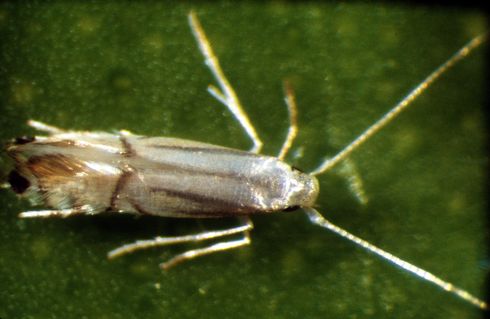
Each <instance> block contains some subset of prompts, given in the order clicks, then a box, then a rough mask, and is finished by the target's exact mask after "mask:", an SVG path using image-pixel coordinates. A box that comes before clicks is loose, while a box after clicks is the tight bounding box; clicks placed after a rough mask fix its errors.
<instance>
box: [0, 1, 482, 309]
mask: <svg viewBox="0 0 490 319" xmlns="http://www.w3.org/2000/svg"><path fill="white" fill-rule="evenodd" d="M191 9H194V10H195V12H196V13H197V15H198V16H199V18H200V20H201V22H202V24H203V27H204V28H205V30H206V32H207V35H208V36H209V38H210V41H211V43H212V45H213V47H214V49H215V51H216V53H217V55H218V56H219V57H220V61H221V63H222V66H223V69H224V71H225V73H226V74H227V76H228V77H229V80H230V81H231V83H232V84H233V85H234V87H235V89H236V91H237V94H238V95H239V97H240V99H241V101H242V102H243V105H244V107H245V109H246V111H247V113H248V114H249V116H250V118H251V120H252V122H253V123H254V125H255V126H256V128H257V130H258V132H259V134H260V136H261V137H262V139H263V140H264V141H265V147H264V153H265V154H269V155H274V154H277V152H278V151H279V149H280V146H281V143H282V141H283V139H284V137H285V135H286V130H287V125H288V120H287V109H286V107H285V105H284V102H283V91H282V82H283V80H285V79H287V80H288V81H290V83H291V84H292V86H293V87H294V91H295V94H296V98H297V103H298V111H299V125H300V133H299V136H298V139H297V140H296V143H295V144H294V146H293V149H292V151H291V153H290V155H289V157H288V162H289V163H291V164H293V165H295V166H297V167H301V168H302V169H303V170H305V171H309V170H312V169H313V168H314V167H315V166H316V165H318V163H319V162H320V161H321V160H322V159H323V158H324V157H325V156H333V155H334V154H335V153H336V152H338V151H339V150H340V149H342V147H343V146H345V145H346V144H347V143H348V142H350V141H351V140H352V139H353V138H354V137H356V136H357V135H359V134H360V133H361V132H362V131H363V130H364V129H365V128H366V127H368V126H369V125H370V124H372V123H373V122H374V121H375V120H376V119H377V118H379V117H380V116H381V115H382V114H384V113H385V112H386V111H388V110H389V109H390V108H391V107H392V106H393V105H394V104H395V103H396V102H397V101H399V100H400V99H401V98H402V97H403V96H404V95H406V94H407V93H408V92H409V90H410V89H411V88H413V87H414V86H415V85H416V84H418V83H419V82H420V81H421V80H422V79H423V78H424V77H425V76H427V75H428V74H429V73H430V72H432V71H433V70H434V69H435V68H436V67H437V66H438V65H440V64H441V63H442V62H444V61H445V60H446V59H447V58H448V57H449V56H450V55H451V54H453V53H454V52H456V51H457V50H458V49H459V48H460V47H462V46H463V45H464V44H465V43H466V42H467V41H469V40H470V39H472V38H473V37H475V36H477V35H479V34H481V33H482V32H484V31H485V27H486V22H487V21H486V20H485V16H484V15H483V14H482V13H479V12H478V11H476V10H473V11H472V10H465V9H463V8H457V7H424V6H417V7H412V6H407V5H402V4H398V5H389V4H387V3H371V4H368V3H361V2H358V3H353V4H348V3H334V2H332V3H321V2H307V3H304V4H300V3H294V2H283V1H275V2H269V3H261V2H238V3H235V2H227V1H224V2H222V1H220V2H203V3H201V2H195V3H194V5H192V3H185V4H184V3H182V2H166V3H159V2H156V1H155V2H153V1H143V2H138V3H136V2H129V1H121V2H118V1H112V2H110V1H108V2H102V3H97V2H90V3H89V2H87V3H84V2H74V3H71V2H68V1H66V2H63V1H62V2H40V3H38V2H21V3H17V2H11V3H3V4H1V5H0V38H1V42H0V47H1V56H0V59H1V61H0V114H1V116H0V139H1V141H2V142H7V141H8V140H10V139H11V138H13V137H16V136H23V135H32V134H35V132H34V131H33V130H32V129H31V128H29V127H27V125H26V124H25V123H26V121H27V120H28V119H36V120H40V121H44V122H47V123H49V124H52V125H56V126H59V127H63V128H67V129H74V130H88V131H93V130H98V131H109V132H111V131H115V130H118V129H127V130H130V131H132V132H134V133H137V134H144V135H152V136H175V137H180V138H187V139H192V140H199V141H203V142H208V143H213V144H219V145H224V146H228V147H234V148H238V149H247V148H249V147H250V141H249V140H248V139H247V137H246V136H245V134H244V133H243V132H242V130H241V129H240V127H239V125H238V124H237V123H236V122H235V121H234V119H233V117H232V116H231V115H230V114H229V112H228V111H227V110H226V109H225V108H224V107H223V106H222V105H221V104H220V103H219V102H217V101H216V100H214V99H213V98H212V97H211V96H210V95H209V94H208V93H207V92H206V87H207V85H208V84H210V83H214V79H213V78H212V76H211V75H210V73H209V72H208V70H207V69H206V67H205V65H204V64H203V59H202V56H201V55H200V53H199V51H198V49H197V46H196V43H195V41H194V39H193V37H192V34H191V32H190V29H189V26H188V24H187V18H186V14H187V13H188V12H189V11H190V10H191ZM484 51H485V49H484V48H483V47H482V48H479V49H478V50H476V52H474V53H473V54H471V55H470V56H469V57H468V58H466V59H464V60H463V61H462V62H461V63H459V64H458V65H457V66H456V67H454V68H453V69H452V70H451V71H449V72H448V73H447V74H445V75H444V76H443V77H442V78H441V79H440V80H438V81H437V82H436V83H435V85H434V86H433V87H431V88H430V89H429V90H427V91H426V92H424V94H423V95H422V96H421V97H420V98H419V99H417V101H415V103H414V104H413V105H412V107H411V108H410V109H409V110H407V111H406V112H404V113H403V114H402V115H401V116H400V117H399V118H398V119H396V120H395V121H394V122H393V123H391V124H390V125H389V126H388V127H386V128H385V129H383V131H381V132H380V133H379V134H377V135H376V136H375V137H373V138H372V139H371V140H370V141H369V142H368V143H366V144H365V145H364V146H362V147H361V148H360V149H358V150H357V151H356V152H355V153H354V154H353V155H352V156H351V157H350V159H349V162H348V163H349V164H350V167H351V169H352V170H355V171H356V172H357V173H358V175H357V176H358V177H359V178H360V179H362V183H363V189H364V191H365V194H366V196H367V198H368V203H367V204H361V203H360V201H359V200H358V199H357V198H356V197H355V196H354V194H353V192H352V191H351V190H350V188H349V183H348V179H346V178H345V176H343V174H342V170H341V169H334V170H332V171H330V172H327V173H325V174H324V175H322V176H320V178H319V179H320V185H321V194H320V198H319V199H318V203H317V208H318V210H319V211H320V212H322V213H323V214H324V215H325V216H327V217H329V218H330V219H331V220H332V221H333V222H335V223H336V224H338V225H340V226H342V227H344V228H346V229H348V230H350V231H352V232H353V233H355V234H357V235H359V236H361V237H363V238H365V239H366V240H369V241H370V242H372V243H374V244H376V245H378V246H380V247H382V248H384V249H386V250H388V251H390V252H392V253H394V254H395V255H397V256H399V257H401V258H404V259H406V260H408V261H410V262H413V263H414V264H416V265H418V266H420V267H422V268H425V269H427V270H429V271H431V272H434V273H435V274H437V275H440V276H441V277H443V278H445V279H447V280H449V281H451V282H453V283H455V284H457V285H459V286H461V287H463V288H464V289H467V290H468V291H470V292H471V293H474V294H475V295H477V296H480V297H483V296H484V292H483V287H484V277H485V275H486V274H487V273H488V256H486V255H485V247H484V242H485V239H486V238H485V236H486V234H485V230H484V226H485V222H484V211H485V207H486V196H485V195H484V194H485V192H484V180H485V176H486V172H485V169H486V168H487V166H486V165H487V155H486V153H485V149H484V142H485V138H486V136H487V135H486V134H487V133H486V131H485V126H484V122H483V118H484V116H483V99H484V93H485V85H484V73H483V70H484V67H483V56H484ZM341 167H342V166H341ZM343 167H344V168H345V167H346V166H345V165H344V166H343ZM11 168H12V162H11V161H10V160H9V159H8V157H7V156H6V154H5V153H3V154H2V156H1V158H0V169H1V172H2V176H6V174H7V173H8V171H9V169H11ZM352 170H351V172H352ZM344 175H345V174H344ZM102 191H104V190H102ZM0 207H1V208H0V210H1V212H0V221H1V223H0V318H2V319H3V318H230V317H233V318H300V317H302V318H323V317H328V318H478V317H480V316H481V315H482V314H481V312H480V311H479V310H478V309H476V308H475V307H473V306H471V305H468V304H467V303H465V302H463V301H461V300H459V299H457V298H455V297H454V296H452V295H450V294H448V293H446V292H444V291H442V290H440V289H438V288H435V287H433V286H431V285H430V284H428V283H426V282H423V281H421V280H418V279H417V278H414V276H412V275H409V274H406V273H404V272H403V271H400V270H399V269H397V268H395V267H393V266H391V265H389V264H387V263H386V262H384V261H380V260H378V259H377V258H376V257H374V256H372V255H371V254H368V253H366V252H365V251H363V250H362V249H359V248H357V247H355V246H354V245H353V244H352V243H349V242H346V241H345V240H343V239H340V238H338V237H336V236H335V235H333V234H331V233H329V232H328V231H326V230H323V229H320V228H318V227H316V226H313V225H311V224H310V223H309V222H308V220H307V218H306V217H305V216H304V214H302V212H301V211H300V210H299V211H296V212H294V213H279V214H276V215H272V216H256V217H254V219H253V220H254V222H255V226H256V227H255V230H254V231H253V233H252V239H253V241H252V245H251V246H249V247H246V248H243V249H239V250H236V251H230V252H226V253H222V254H216V255H213V256H208V257H203V258H200V259H198V260H194V261H192V262H188V263H186V264H183V265H181V266H179V267H177V268H175V269H172V270H171V271H169V272H162V271H161V270H160V269H159V268H158V264H159V263H160V262H161V261H162V260H164V259H168V258H169V257H171V256H173V255H175V254H177V253H179V252H182V251H184V250H185V249H189V248H191V247H193V246H192V245H190V246H189V245H188V246H176V247H168V248H164V249H153V250H147V251H143V252H139V253H135V254H132V255H129V256H125V257H122V258H120V259H117V260H114V261H108V260H107V259H106V253H107V251H109V250H111V249H113V248H115V247H117V246H119V245H121V244H123V243H128V242H132V241H135V240H137V239H147V238H152V237H154V236H157V235H178V234H180V235H183V234H188V233H192V232H196V231H199V230H202V229H217V228H223V227H227V226H231V225H235V224H236V223H235V221H233V220H223V221H219V220H214V221H207V220H204V221H196V220H179V219H167V218H153V217H141V218H134V217H132V216H126V215H115V214H104V215H101V216H80V217H73V218H69V219H55V218H52V219H44V220H41V219H37V220H36V219H28V220H20V219H18V218H17V214H18V213H19V212H21V211H25V210H29V209H31V208H30V206H29V204H28V202H27V201H25V200H19V199H17V197H16V196H15V195H14V193H13V192H11V191H9V190H3V191H1V192H0Z"/></svg>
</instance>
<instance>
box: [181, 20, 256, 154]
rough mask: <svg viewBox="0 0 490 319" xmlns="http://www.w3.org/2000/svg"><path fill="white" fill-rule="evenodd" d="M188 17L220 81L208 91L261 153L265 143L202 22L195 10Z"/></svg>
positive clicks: (199, 43) (208, 63)
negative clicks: (234, 119) (221, 63)
mask: <svg viewBox="0 0 490 319" xmlns="http://www.w3.org/2000/svg"><path fill="white" fill-rule="evenodd" d="M188 17H189V25H190V27H191V30H192V33H193V34H194V37H195V38H196V41H197V44H198V46H199V50H200V51H201V53H202V55H203V56H204V60H205V64H206V66H207V67H208V68H209V70H210V71H211V73H212V74H213V76H214V78H215V79H216V81H217V82H218V86H219V89H218V88H217V87H215V86H213V85H209V86H208V92H209V93H210V94H211V95H212V96H213V97H214V98H216V99H217V100H218V101H220V102H221V103H223V104H224V105H225V106H226V107H227V108H228V109H229V110H230V112H231V113H232V114H233V116H235V118H236V119H237V121H238V122H239V123H240V125H241V126H242V127H243V129H244V130H245V132H246V133H247V135H248V136H249V137H250V139H251V140H252V142H253V144H254V146H253V147H252V149H251V150H250V151H251V152H253V153H260V150H261V149H262V145H263V143H262V141H261V140H260V138H259V136H258V134H257V132H256V131H255V128H254V126H253V125H252V123H251V122H250V119H249V118H248V116H247V113H245V111H244V110H243V107H242V105H241V104H240V100H239V99H238V97H237V95H236V93H235V90H234V89H233V87H232V86H231V84H230V82H229V81H228V79H227V78H226V76H225V74H224V73H223V70H222V69H221V66H220V64H219V61H218V58H217V57H216V55H215V54H214V52H213V49H212V48H211V44H210V43H209V40H208V38H207V37H206V34H205V33H204V29H203V28H202V26H201V23H200V22H199V20H198V18H197V16H196V14H195V13H194V12H193V11H191V12H190V13H189V16H188Z"/></svg>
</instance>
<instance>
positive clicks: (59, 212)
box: [19, 205, 93, 218]
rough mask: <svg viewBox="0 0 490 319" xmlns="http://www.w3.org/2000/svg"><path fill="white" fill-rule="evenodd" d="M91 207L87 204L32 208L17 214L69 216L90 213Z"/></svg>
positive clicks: (26, 216) (31, 216)
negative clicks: (70, 206) (65, 207)
mask: <svg viewBox="0 0 490 319" xmlns="http://www.w3.org/2000/svg"><path fill="white" fill-rule="evenodd" d="M91 213H93V209H91V208H90V207H89V206H88V205H84V206H81V207H76V208H69V209H56V210H33V211H27V212H22V213H20V214H19V217H20V218H47V217H63V218H65V217H69V216H73V215H81V214H91Z"/></svg>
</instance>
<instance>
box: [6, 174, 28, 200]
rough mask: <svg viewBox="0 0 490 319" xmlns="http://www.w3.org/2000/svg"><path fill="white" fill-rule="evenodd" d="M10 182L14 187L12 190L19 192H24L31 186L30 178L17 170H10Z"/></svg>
mask: <svg viewBox="0 0 490 319" xmlns="http://www.w3.org/2000/svg"><path fill="white" fill-rule="evenodd" d="M8 182H9V184H10V187H12V190H13V191H14V192H16V193H17V194H22V193H24V192H25V191H26V189H28V188H29V186H31V183H30V182H29V180H28V179H27V178H25V177H24V176H22V175H20V174H19V172H17V171H16V170H13V171H11V172H10V174H9V176H8Z"/></svg>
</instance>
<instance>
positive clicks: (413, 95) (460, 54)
mask: <svg viewBox="0 0 490 319" xmlns="http://www.w3.org/2000/svg"><path fill="white" fill-rule="evenodd" d="M486 39H487V34H481V35H479V36H477V37H475V38H473V40H471V41H470V42H468V43H467V44H466V45H465V46H463V47H462V48H461V49H459V50H458V51H457V52H456V53H454V54H453V55H452V56H451V57H450V58H449V59H448V60H447V61H446V62H444V63H443V64H442V65H441V66H439V67H438V68H437V69H436V70H435V71H434V72H432V73H431V74H429V76H428V77H426V78H425V79H424V80H423V81H422V82H421V83H420V84H418V85H417V86H416V87H415V88H414V89H412V90H411V91H410V92H409V93H408V94H407V95H406V96H405V97H404V98H403V99H402V100H401V101H400V102H398V104H397V105H395V106H394V107H393V108H392V109H391V110H389V111H388V112H387V113H385V114H384V115H383V116H382V117H381V118H380V119H379V120H377V121H376V122H375V123H374V124H373V125H371V126H370V127H369V128H367V129H366V130H365V131H364V132H363V133H362V134H360V135H359V136H358V137H357V138H356V139H354V140H353V141H352V142H350V144H349V145H347V146H346V147H344V149H343V150H342V151H340V152H339V153H337V155H335V156H334V157H332V158H329V159H326V160H325V161H324V162H323V163H322V164H320V166H318V167H317V168H316V169H315V170H313V171H312V172H311V173H310V174H311V175H320V174H322V173H324V172H326V171H328V170H329V169H331V168H332V167H334V166H335V165H336V164H337V163H338V162H340V161H342V160H343V159H345V158H346V157H347V156H349V155H350V154H351V153H352V152H353V151H354V150H356V149H357V148H359V146H361V145H362V144H363V143H364V142H365V141H367V140H368V139H369V138H370V137H371V136H373V135H374V134H376V133H377V132H378V131H379V130H381V129H382V128H383V127H385V126H386V125H387V124H388V123H390V122H391V121H393V120H394V119H395V118H396V117H397V116H398V115H399V114H400V113H401V112H402V111H403V110H405V109H406V108H407V107H408V106H410V105H411V104H412V102H413V101H415V100H416V99H417V97H419V96H420V94H422V93H423V92H424V91H425V90H427V88H429V86H430V85H432V84H433V83H434V81H435V80H436V79H438V78H439V77H440V76H441V75H442V74H444V73H445V72H446V71H447V70H449V69H450V68H452V67H453V66H454V65H455V64H456V63H457V62H458V61H460V60H462V59H463V58H464V57H466V56H467V55H468V54H470V52H471V51H473V50H474V49H475V48H477V47H478V46H479V45H481V44H482V43H483V42H485V40H486Z"/></svg>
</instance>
